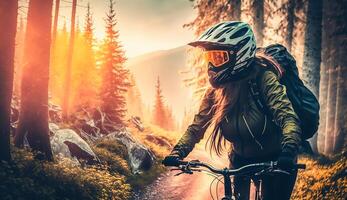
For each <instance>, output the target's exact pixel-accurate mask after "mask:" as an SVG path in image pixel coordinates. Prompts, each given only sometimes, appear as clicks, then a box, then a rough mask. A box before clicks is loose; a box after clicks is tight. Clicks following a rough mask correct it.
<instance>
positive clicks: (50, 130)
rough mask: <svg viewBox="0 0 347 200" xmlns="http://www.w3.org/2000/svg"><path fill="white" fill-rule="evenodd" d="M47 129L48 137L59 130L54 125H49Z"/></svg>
mask: <svg viewBox="0 0 347 200" xmlns="http://www.w3.org/2000/svg"><path fill="white" fill-rule="evenodd" d="M48 127H49V134H50V136H53V135H54V134H55V133H56V132H57V131H58V130H59V129H60V128H59V126H58V125H57V124H55V123H49V124H48Z"/></svg>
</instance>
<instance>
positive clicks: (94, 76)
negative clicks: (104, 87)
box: [70, 4, 100, 110]
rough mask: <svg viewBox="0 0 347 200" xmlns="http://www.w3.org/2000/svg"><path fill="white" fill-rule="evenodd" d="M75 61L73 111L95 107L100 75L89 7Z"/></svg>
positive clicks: (79, 36) (80, 33)
mask: <svg viewBox="0 0 347 200" xmlns="http://www.w3.org/2000/svg"><path fill="white" fill-rule="evenodd" d="M74 46H75V48H74V59H73V62H72V80H71V93H70V95H71V97H70V99H71V106H70V107H71V110H72V109H76V108H77V109H78V108H81V107H83V108H87V107H93V106H95V105H96V104H97V103H96V101H97V98H95V97H96V96H97V87H98V85H99V82H100V81H99V79H100V78H99V73H98V72H97V69H96V63H95V53H94V50H93V46H94V33H93V17H92V14H91V11H90V5H89V4H88V7H87V14H86V16H85V25H84V29H83V32H80V31H76V34H75V45H74Z"/></svg>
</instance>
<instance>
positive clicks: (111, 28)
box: [100, 0, 130, 124]
mask: <svg viewBox="0 0 347 200" xmlns="http://www.w3.org/2000/svg"><path fill="white" fill-rule="evenodd" d="M113 5H114V2H113V0H110V9H109V12H108V13H107V16H106V20H105V21H106V38H105V40H104V44H103V45H102V47H101V52H100V54H101V60H100V61H101V62H102V65H101V76H102V83H101V92H100V97H101V101H102V110H103V111H104V112H105V113H106V114H107V117H108V118H109V119H110V120H111V121H113V122H115V123H117V124H122V123H123V122H124V116H125V113H126V99H125V95H126V91H127V89H128V87H129V86H130V83H129V71H128V69H126V68H125V67H124V62H125V60H126V58H125V56H124V51H123V49H122V46H121V44H120V42H119V32H118V31H116V30H115V26H116V24H117V20H116V18H115V17H116V13H115V10H114V8H113Z"/></svg>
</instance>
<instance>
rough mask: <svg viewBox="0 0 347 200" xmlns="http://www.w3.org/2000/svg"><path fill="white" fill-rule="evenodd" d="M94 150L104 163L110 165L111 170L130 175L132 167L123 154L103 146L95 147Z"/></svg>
mask: <svg viewBox="0 0 347 200" xmlns="http://www.w3.org/2000/svg"><path fill="white" fill-rule="evenodd" d="M93 150H94V152H95V154H96V155H97V156H98V158H99V159H100V161H101V162H102V164H104V165H105V166H107V167H108V170H109V171H110V172H112V173H119V174H121V175H125V176H130V174H131V171H130V167H129V165H128V163H127V161H126V160H125V159H124V158H123V157H122V156H119V154H117V153H116V152H111V151H109V150H107V149H104V148H101V147H94V148H93Z"/></svg>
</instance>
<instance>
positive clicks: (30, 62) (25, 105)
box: [14, 0, 53, 160]
mask: <svg viewBox="0 0 347 200" xmlns="http://www.w3.org/2000/svg"><path fill="white" fill-rule="evenodd" d="M52 6H53V0H46V1H44V2H43V1H40V0H31V1H30V2H29V10H28V21H27V31H26V37H25V50H24V59H25V61H26V63H27V64H26V65H25V66H24V68H23V77H22V83H23V84H22V86H21V104H20V117H19V124H18V129H17V133H16V135H15V139H14V142H15V144H16V146H23V140H24V137H25V136H26V138H27V140H28V142H29V145H30V147H31V148H32V149H33V150H36V151H40V152H42V153H44V155H45V158H46V159H48V160H52V159H53V156H52V151H51V145H50V140H49V129H48V106H47V105H48V77H49V72H48V71H49V62H50V44H51V21H52V19H51V15H52Z"/></svg>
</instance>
